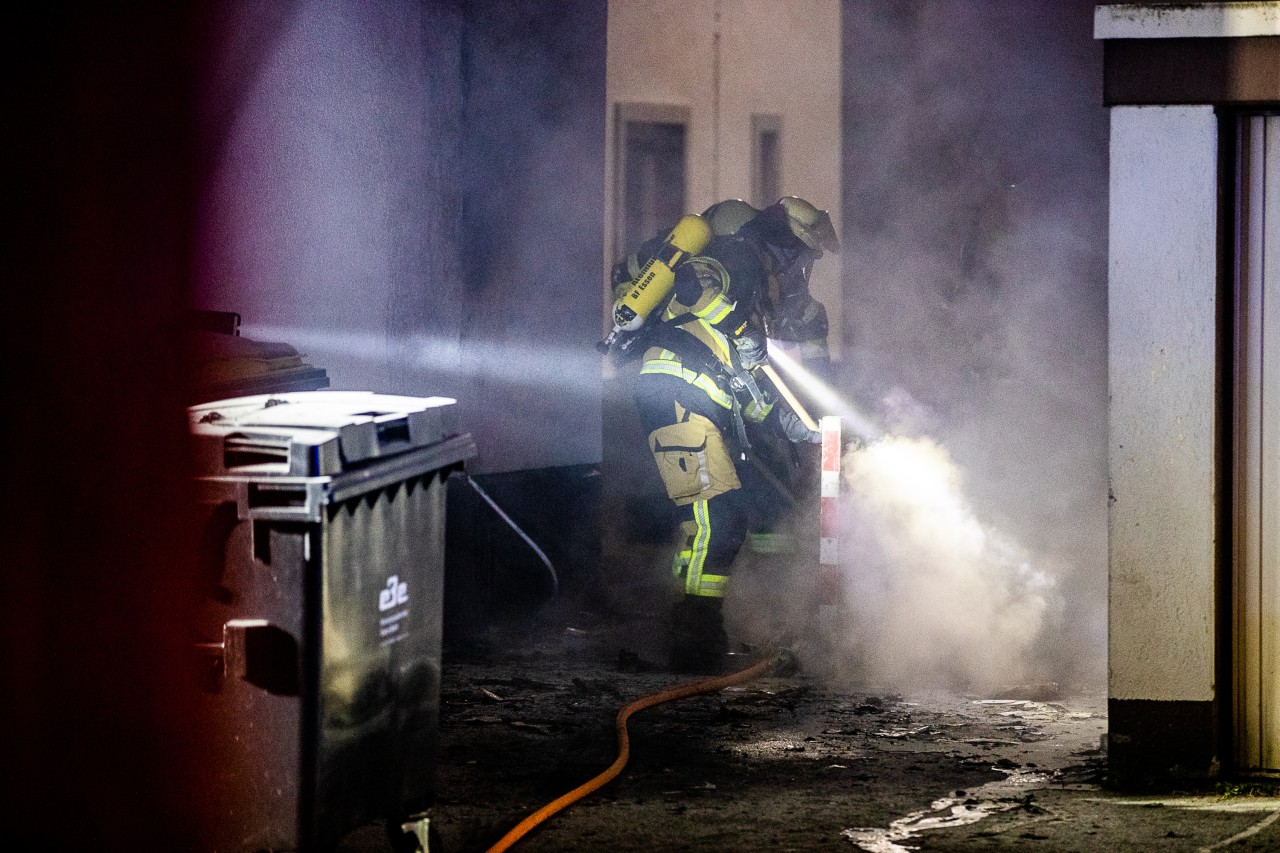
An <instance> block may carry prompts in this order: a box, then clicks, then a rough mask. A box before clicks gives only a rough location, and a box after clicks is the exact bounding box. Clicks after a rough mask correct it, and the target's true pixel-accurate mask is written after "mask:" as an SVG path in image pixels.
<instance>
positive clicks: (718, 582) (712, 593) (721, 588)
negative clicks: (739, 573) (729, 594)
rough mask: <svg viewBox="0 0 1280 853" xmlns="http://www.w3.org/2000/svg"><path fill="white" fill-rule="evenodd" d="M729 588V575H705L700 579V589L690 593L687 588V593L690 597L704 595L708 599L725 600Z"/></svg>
mask: <svg viewBox="0 0 1280 853" xmlns="http://www.w3.org/2000/svg"><path fill="white" fill-rule="evenodd" d="M728 587H729V577H728V576H727V575H706V574H704V575H703V576H702V577H701V578H699V579H698V588H697V589H696V590H693V591H690V590H689V589H688V588H687V587H686V588H685V591H686V592H688V593H689V594H690V595H702V596H706V597H707V598H724V594H725V591H726V590H727V589H728Z"/></svg>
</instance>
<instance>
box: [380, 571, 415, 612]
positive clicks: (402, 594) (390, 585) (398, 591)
mask: <svg viewBox="0 0 1280 853" xmlns="http://www.w3.org/2000/svg"><path fill="white" fill-rule="evenodd" d="M408 601H409V585H408V584H407V583H401V582H400V576H399V575H392V576H391V577H389V578H387V588H386V589H384V590H380V591H379V592H378V610H379V611H383V610H390V609H391V608H393V607H399V606H400V605H401V604H405V603H407V602H408Z"/></svg>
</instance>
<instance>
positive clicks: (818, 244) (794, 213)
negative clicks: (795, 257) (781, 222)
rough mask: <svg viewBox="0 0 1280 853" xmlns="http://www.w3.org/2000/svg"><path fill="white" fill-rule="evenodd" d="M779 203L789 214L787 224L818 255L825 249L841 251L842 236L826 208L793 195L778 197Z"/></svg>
mask: <svg viewBox="0 0 1280 853" xmlns="http://www.w3.org/2000/svg"><path fill="white" fill-rule="evenodd" d="M777 204H778V206H780V207H781V208H782V209H783V210H784V211H785V212H786V214H787V225H788V226H789V227H790V228H791V233H792V234H794V235H795V236H796V237H798V238H799V239H800V242H802V243H804V244H805V245H806V246H808V247H809V248H810V249H812V250H813V251H814V252H815V253H816V254H817V255H818V256H821V255H822V253H823V252H824V251H825V252H839V251H840V238H839V237H837V236H836V229H835V226H834V225H832V224H831V215H830V214H828V213H827V212H826V211H825V210H819V209H818V208H816V207H814V206H813V205H812V204H810V203H809V202H807V201H805V200H804V199H802V198H797V197H796V196H793V195H789V196H785V197H784V198H780V199H778V202H777Z"/></svg>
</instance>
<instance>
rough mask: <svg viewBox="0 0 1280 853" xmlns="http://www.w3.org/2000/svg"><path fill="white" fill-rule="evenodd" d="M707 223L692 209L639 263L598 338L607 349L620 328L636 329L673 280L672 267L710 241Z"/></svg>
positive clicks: (605, 349)
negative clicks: (609, 328)
mask: <svg viewBox="0 0 1280 853" xmlns="http://www.w3.org/2000/svg"><path fill="white" fill-rule="evenodd" d="M711 237H712V233H711V226H710V225H709V224H708V223H707V220H705V219H703V218H702V217H701V216H699V215H698V214H696V213H690V214H688V215H686V216H684V217H682V218H681V219H680V221H679V222H677V223H676V227H675V228H672V229H671V233H670V234H668V235H667V236H666V239H664V240H663V241H662V244H661V245H660V246H659V247H658V249H657V251H655V252H654V255H653V257H651V258H649V260H648V261H646V262H645V265H644V266H643V267H641V269H640V274H639V275H637V276H636V278H635V280H634V281H632V282H631V283H630V284H628V285H627V286H626V289H625V290H624V291H623V292H622V295H621V296H619V297H618V298H617V300H616V301H615V302H614V303H613V330H612V331H611V332H609V336H608V337H607V338H605V339H604V340H603V341H601V342H600V350H601V351H602V352H607V351H608V349H609V347H610V346H611V345H612V344H613V342H614V341H615V340H616V339H617V337H618V335H619V334H620V333H622V332H635V331H638V330H639V329H640V328H641V327H642V326H643V325H644V323H645V321H646V320H647V319H648V318H649V315H650V314H651V313H653V310H654V309H655V308H657V307H658V305H660V304H661V303H662V300H663V299H665V298H666V296H667V294H669V293H670V292H671V288H672V287H674V286H675V283H676V267H678V266H679V265H680V264H681V263H683V262H684V261H685V260H686V259H687V258H688V257H689V256H691V255H695V254H697V253H698V252H700V251H702V249H703V248H705V247H706V245H707V244H708V243H710V242H711Z"/></svg>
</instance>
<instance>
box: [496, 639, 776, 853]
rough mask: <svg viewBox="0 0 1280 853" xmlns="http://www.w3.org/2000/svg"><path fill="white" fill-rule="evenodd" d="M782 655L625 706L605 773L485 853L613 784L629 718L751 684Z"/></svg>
mask: <svg viewBox="0 0 1280 853" xmlns="http://www.w3.org/2000/svg"><path fill="white" fill-rule="evenodd" d="M785 654H786V653H785V652H783V653H778V654H775V655H773V656H771V657H767V658H765V659H763V660H761V661H759V662H757V663H756V664H754V665H752V666H750V667H748V668H746V669H744V670H741V671H739V672H734V673H730V674H729V675H721V676H717V677H715V678H708V679H704V680H702V681H695V682H691V683H689V684H683V685H677V686H675V687H672V688H669V689H667V690H663V691H662V692H660V693H651V694H649V695H648V696H642V697H640V698H639V699H636V700H635V701H634V702H631V703H630V704H627V705H624V706H623V707H622V709H621V710H620V711H619V712H618V718H617V720H616V721H615V723H614V728H615V729H616V730H617V733H618V757H617V758H616V759H615V760H614V762H613V764H610V765H609V767H608V769H606V770H605V771H604V772H602V773H600V774H599V775H598V776H596V777H595V778H593V779H591V780H590V781H588V782H584V783H583V784H581V785H579V786H578V787H576V788H574V789H573V790H572V791H570V792H568V793H567V794H564V795H562V796H560V797H558V798H557V799H555V800H552V801H551V802H549V803H547V804H546V805H545V806H543V807H542V808H540V809H538V810H537V811H536V812H534V813H532V814H531V815H529V816H528V817H526V818H525V819H524V820H522V821H520V823H518V824H516V825H515V827H513V828H512V829H511V831H510V832H508V833H507V834H506V835H504V836H502V838H501V839H499V841H498V843H497V844H494V845H493V846H492V847H490V848H489V850H488V853H501V851H503V850H507V849H509V848H510V847H511V845H513V844H515V843H516V842H517V841H519V840H520V839H521V838H523V837H524V836H525V835H527V834H528V833H529V832H530V831H531V830H532V829H534V827H536V826H538V825H539V824H541V823H542V822H543V821H545V820H546V819H547V818H549V817H551V816H552V815H554V814H557V813H558V812H560V811H563V810H564V809H566V808H568V807H569V806H571V805H573V804H574V803H576V802H577V801H578V800H580V799H582V798H583V797H585V796H587V795H588V794H591V793H594V792H595V791H598V790H599V789H600V788H603V787H604V786H605V785H607V784H608V783H609V782H611V781H613V780H614V779H615V778H616V777H617V776H618V774H619V773H621V772H622V768H623V767H625V766H626V764H627V759H628V758H630V757H631V740H630V737H629V736H628V735H627V720H629V719H630V718H631V715H632V714H635V713H636V712H638V711H643V710H644V709H645V708H652V707H654V706H655V705H663V704H665V703H667V702H674V701H676V700H678V699H687V698H689V697H690V696H698V695H701V694H703V693H713V692H715V691H716V690H720V689H722V688H725V687H732V686H733V685H735V684H745V683H747V682H749V681H754V680H755V679H757V678H760V677H761V676H764V675H766V674H768V673H769V672H770V671H772V670H773V668H774V667H775V666H777V665H778V664H779V663H781V662H782V661H783V660H784V659H785Z"/></svg>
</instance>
